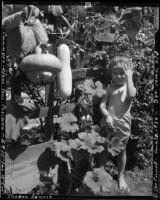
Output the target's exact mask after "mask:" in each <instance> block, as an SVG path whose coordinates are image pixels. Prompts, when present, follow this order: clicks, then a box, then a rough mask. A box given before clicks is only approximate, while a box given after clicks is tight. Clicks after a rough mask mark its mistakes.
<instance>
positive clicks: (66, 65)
mask: <svg viewBox="0 0 160 200" xmlns="http://www.w3.org/2000/svg"><path fill="white" fill-rule="evenodd" d="M57 56H58V58H59V60H60V61H61V63H62V70H61V71H59V72H58V74H57V80H58V87H59V94H60V96H61V97H62V98H63V99H66V98H68V97H69V96H70V95H71V93H72V71H71V66H70V50H69V47H68V46H67V45H65V44H61V45H60V46H59V47H58V48H57Z"/></svg>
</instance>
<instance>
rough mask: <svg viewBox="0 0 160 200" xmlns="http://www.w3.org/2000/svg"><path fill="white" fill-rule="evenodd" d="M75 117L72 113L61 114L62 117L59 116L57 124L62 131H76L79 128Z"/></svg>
mask: <svg viewBox="0 0 160 200" xmlns="http://www.w3.org/2000/svg"><path fill="white" fill-rule="evenodd" d="M76 122H77V118H76V117H75V116H74V115H73V114H72V113H66V114H62V117H60V118H59V125H60V127H61V129H62V131H65V132H72V133H74V132H76V131H78V130H79V127H78V125H77V123H76Z"/></svg>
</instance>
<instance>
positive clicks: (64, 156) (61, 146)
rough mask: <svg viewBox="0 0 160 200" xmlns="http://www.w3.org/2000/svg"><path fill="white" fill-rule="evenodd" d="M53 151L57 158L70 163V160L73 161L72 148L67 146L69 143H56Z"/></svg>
mask: <svg viewBox="0 0 160 200" xmlns="http://www.w3.org/2000/svg"><path fill="white" fill-rule="evenodd" d="M53 149H54V152H55V154H56V156H57V157H58V158H60V159H61V160H63V161H65V162H68V161H69V159H73V157H72V153H71V147H70V146H69V145H68V144H67V141H65V140H62V141H61V142H57V141H55V142H54V146H53ZM68 158H69V159H68Z"/></svg>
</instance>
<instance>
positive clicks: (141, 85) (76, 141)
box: [24, 6, 157, 195]
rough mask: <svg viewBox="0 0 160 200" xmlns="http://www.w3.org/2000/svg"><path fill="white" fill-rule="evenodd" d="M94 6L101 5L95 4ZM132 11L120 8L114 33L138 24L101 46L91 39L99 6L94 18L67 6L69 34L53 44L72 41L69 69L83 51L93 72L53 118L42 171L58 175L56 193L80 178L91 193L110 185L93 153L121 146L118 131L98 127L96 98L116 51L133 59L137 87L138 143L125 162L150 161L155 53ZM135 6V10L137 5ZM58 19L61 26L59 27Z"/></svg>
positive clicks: (134, 109) (150, 38) (115, 150)
mask: <svg viewBox="0 0 160 200" xmlns="http://www.w3.org/2000/svg"><path fill="white" fill-rule="evenodd" d="M95 8H96V6H95V7H94V6H93V10H94V9H95ZM98 9H100V7H97V10H98ZM132 11H134V9H133V10H132V9H128V10H127V11H126V13H125V12H124V13H125V14H124V13H123V12H122V13H120V17H119V18H118V17H117V19H116V20H115V21H113V24H114V29H115V31H117V32H118V38H120V37H121V36H122V35H123V34H124V33H126V31H127V29H129V30H130V28H133V29H134V28H135V29H136V33H135V35H134V36H133V37H132V36H131V38H129V39H128V38H124V39H122V40H121V41H119V40H118V39H116V38H115V40H114V42H113V43H112V44H110V45H108V47H107V49H106V50H105V51H102V49H101V48H100V47H99V46H98V45H99V44H98V43H97V41H95V34H96V33H97V32H99V29H98V28H103V27H102V26H104V23H103V22H104V19H103V20H102V18H103V17H104V16H103V15H102V13H103V11H102V12H101V13H100V14H99V15H98V14H97V13H95V15H94V17H95V18H94V17H93V16H87V12H86V11H85V9H84V8H83V7H79V6H78V7H74V8H73V9H71V10H70V12H68V18H69V19H70V22H71V23H72V22H74V20H75V26H74V30H73V32H72V33H71V35H66V37H65V38H63V37H61V38H60V37H59V39H57V41H56V44H55V46H58V45H59V44H60V43H62V42H65V43H67V44H68V46H69V47H70V50H71V67H72V69H74V68H76V65H77V55H78V52H81V53H82V52H83V53H82V54H83V61H84V62H83V66H82V67H84V68H88V69H90V70H91V71H92V72H94V73H93V75H92V76H87V77H86V79H85V80H79V81H77V82H76V83H74V86H73V87H74V88H73V93H72V95H71V97H70V98H69V99H68V100H67V101H65V102H63V101H61V100H60V104H61V105H62V107H61V110H60V112H59V115H58V116H57V118H54V119H53V122H54V123H55V132H56V135H55V138H54V139H55V141H54V145H53V148H52V151H53V152H54V158H55V160H56V159H57V160H58V161H57V163H56V164H57V165H56V166H57V168H56V170H54V169H51V170H50V171H51V173H50V172H47V174H46V175H45V177H51V179H52V183H51V185H53V182H54V181H53V180H55V179H56V181H55V182H56V192H57V191H58V193H59V194H61V192H62V191H63V190H64V191H63V193H65V194H71V192H72V191H74V190H76V189H77V188H79V187H80V186H82V185H83V184H85V185H87V186H88V187H89V188H90V189H91V190H92V191H93V193H94V194H95V195H99V194H100V192H102V191H104V192H106V191H108V190H109V189H110V187H111V183H112V177H111V176H110V174H109V173H108V172H105V171H104V169H102V168H97V167H96V164H97V163H96V156H99V155H100V154H101V153H104V150H106V149H107V151H108V152H109V153H110V154H111V155H112V156H116V155H117V154H118V153H119V152H120V151H121V150H122V149H121V144H120V141H119V140H118V139H117V138H116V137H111V138H110V137H107V135H105V134H104V132H103V130H102V128H100V119H101V117H102V116H101V114H100V112H99V102H100V100H101V97H102V96H103V95H104V94H105V86H107V85H108V84H109V83H110V82H111V79H110V76H109V73H108V64H109V62H110V60H111V59H112V58H113V57H114V56H115V55H125V56H128V57H130V58H131V59H132V61H133V64H134V76H133V79H134V84H135V87H136V88H137V96H136V98H135V99H134V102H133V106H132V110H131V112H132V116H133V120H132V127H131V128H132V131H131V132H132V137H131V140H130V141H131V142H132V141H136V144H135V148H132V149H129V148H128V150H129V153H128V161H127V162H130V160H131V159H133V157H134V158H135V159H136V162H135V163H133V162H132V167H135V165H138V166H139V167H144V166H145V167H148V166H149V164H150V161H151V158H152V141H153V140H152V139H153V116H154V107H153V105H154V97H153V89H154V86H153V80H154V63H155V59H156V57H157V53H156V52H155V51H154V33H153V32H151V31H144V30H143V29H140V16H139V15H138V16H137V18H135V16H134V15H133V13H134V12H132ZM74 12H75V13H74ZM76 12H77V13H78V16H77V15H76ZM95 12H96V11H95ZM97 12H98V11H97ZM128 12H129V13H130V14H131V16H130V18H128V17H127V19H126V17H125V16H127V13H128ZM137 12H138V13H139V11H137ZM73 13H74V14H73ZM123 14H124V15H123ZM117 16H118V15H117ZM95 19H99V24H97V21H98V20H95ZM120 19H121V20H122V22H123V23H121V21H120ZM85 20H88V21H87V22H86V21H85ZM112 20H113V19H112ZM136 20H137V21H136ZM133 21H134V22H135V23H136V25H135V27H130V26H129V25H131V23H132V22H133ZM85 22H86V23H85ZM62 25H63V24H61V25H60V26H61V28H62V29H63V27H62ZM110 26H112V25H110ZM139 29H140V31H139ZM138 31H139V32H138ZM78 33H81V35H83V36H84V41H79V44H78V39H75V38H76V37H80V35H78ZM137 33H138V34H137ZM77 35H78V36H77ZM97 49H98V50H97ZM33 87H34V86H33ZM24 88H25V86H24ZM31 89H32V87H31V88H30V90H31ZM144 91H145V92H144ZM33 96H34V95H32V97H33ZM34 98H35V99H36V98H38V97H37V96H35V97H34ZM109 134H110V133H109V131H108V135H109ZM29 137H30V136H29ZM38 140H42V138H38ZM137 155H138V156H137ZM131 156H132V157H131ZM60 168H62V171H63V168H64V169H65V172H63V173H60V172H62V171H60V170H61V169H60ZM57 171H58V172H57ZM52 172H53V173H52ZM55 173H56V175H57V173H58V176H55ZM55 177H56V178H55ZM49 180H50V179H49ZM62 180H65V181H62ZM69 183H70V184H69ZM48 188H49V189H46V190H50V189H51V187H50V186H48ZM64 188H65V189H64ZM52 192H53V191H52Z"/></svg>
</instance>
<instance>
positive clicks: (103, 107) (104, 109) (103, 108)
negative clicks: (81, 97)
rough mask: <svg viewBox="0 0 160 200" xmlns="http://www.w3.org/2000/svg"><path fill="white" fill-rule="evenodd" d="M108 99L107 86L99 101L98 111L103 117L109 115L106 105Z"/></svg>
mask: <svg viewBox="0 0 160 200" xmlns="http://www.w3.org/2000/svg"><path fill="white" fill-rule="evenodd" d="M108 100H109V87H108V88H107V90H106V94H105V95H104V96H103V97H102V100H101V102H100V111H101V113H102V115H103V116H105V117H107V116H109V115H110V114H109V112H108V110H107V107H106V105H107V103H108Z"/></svg>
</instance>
